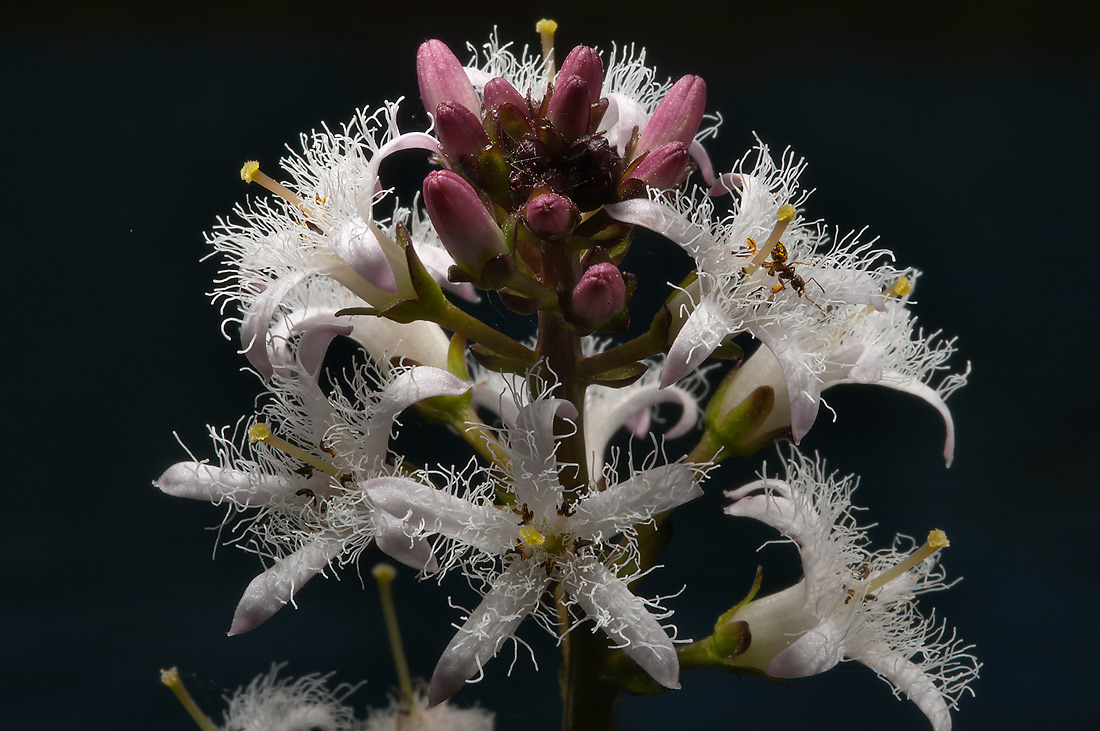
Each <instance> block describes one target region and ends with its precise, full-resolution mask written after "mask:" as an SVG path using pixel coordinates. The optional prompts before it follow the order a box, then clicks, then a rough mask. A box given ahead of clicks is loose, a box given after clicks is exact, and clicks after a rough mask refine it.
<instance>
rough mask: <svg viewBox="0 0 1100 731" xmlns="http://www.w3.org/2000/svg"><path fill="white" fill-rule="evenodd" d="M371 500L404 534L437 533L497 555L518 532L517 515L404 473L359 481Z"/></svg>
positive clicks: (513, 541)
mask: <svg viewBox="0 0 1100 731" xmlns="http://www.w3.org/2000/svg"><path fill="white" fill-rule="evenodd" d="M362 484H363V489H364V490H365V491H366V493H367V495H368V496H369V497H370V499H371V500H373V501H374V503H375V504H376V505H377V506H378V507H380V508H382V509H383V510H385V511H386V512H387V513H389V514H390V515H392V516H393V517H395V518H397V519H399V520H400V521H401V522H402V523H404V525H405V526H406V527H407V530H406V534H408V535H419V536H426V535H431V534H439V535H441V536H445V537H447V538H453V539H455V540H458V541H461V542H463V543H465V544H466V545H469V546H474V547H475V548H479V549H481V550H482V551H485V552H486V553H490V554H493V555H500V554H502V553H504V552H505V551H507V550H508V549H510V548H512V546H513V544H514V543H515V542H516V539H517V537H518V535H519V533H518V531H519V517H518V516H517V515H515V514H514V513H512V512H511V511H509V510H501V509H499V508H495V507H493V506H491V505H475V504H473V503H471V502H469V501H468V500H463V499H462V498H460V497H456V496H455V495H451V494H450V493H447V492H443V491H442V490H438V489H436V488H435V487H433V486H432V485H425V484H423V483H421V482H417V481H415V480H410V479H408V478H405V477H378V478H375V479H373V480H367V481H366V482H364V483H362Z"/></svg>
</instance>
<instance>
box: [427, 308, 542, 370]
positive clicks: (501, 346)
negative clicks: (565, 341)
mask: <svg viewBox="0 0 1100 731" xmlns="http://www.w3.org/2000/svg"><path fill="white" fill-rule="evenodd" d="M433 309H434V308H433ZM427 319H431V320H432V321H433V322H435V323H436V324H438V325H441V326H443V327H445V328H447V329H449V330H453V331H454V332H456V333H459V334H461V335H463V336H465V337H466V338H468V339H470V340H473V341H474V342H477V343H481V344H482V345H484V346H485V347H487V348H489V349H491V350H494V351H496V352H497V353H500V354H501V355H504V356H508V357H509V358H517V359H519V360H524V361H529V362H531V363H534V362H535V354H534V353H533V352H532V351H531V349H530V348H528V347H525V346H523V345H521V344H519V343H517V342H516V341H515V340H513V339H512V338H510V337H508V336H507V335H505V334H504V333H502V332H498V331H496V330H494V329H493V328H491V327H489V326H488V325H486V324H485V323H484V322H482V321H481V320H478V319H477V318H476V317H474V316H473V315H470V314H467V313H466V312H465V311H463V310H461V309H459V308H458V307H457V306H455V305H453V304H451V303H450V302H446V304H445V305H444V306H443V307H442V308H439V309H436V310H435V311H433V312H432V313H430V316H429V317H428V318H427Z"/></svg>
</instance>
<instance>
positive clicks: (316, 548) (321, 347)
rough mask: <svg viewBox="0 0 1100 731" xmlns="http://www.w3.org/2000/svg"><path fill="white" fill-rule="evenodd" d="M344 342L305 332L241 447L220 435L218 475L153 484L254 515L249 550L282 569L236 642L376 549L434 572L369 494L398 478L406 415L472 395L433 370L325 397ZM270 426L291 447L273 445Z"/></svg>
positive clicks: (174, 469) (261, 587) (370, 377)
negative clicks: (324, 372) (338, 568)
mask: <svg viewBox="0 0 1100 731" xmlns="http://www.w3.org/2000/svg"><path fill="white" fill-rule="evenodd" d="M337 334H339V332H338V331H337V330H335V329H333V328H329V327H321V328H318V329H314V330H311V331H307V332H305V333H303V334H302V335H301V338H300V340H299V341H298V342H297V351H295V352H294V353H293V355H292V356H291V355H290V354H289V353H288V352H283V351H278V355H277V356H276V360H275V366H276V367H275V368H274V369H273V374H272V377H271V379H270V381H269V383H268V388H269V393H270V395H271V400H270V401H269V402H268V403H267V404H266V405H265V406H264V407H263V409H262V410H261V412H260V415H259V416H258V417H257V418H256V419H255V420H254V421H253V423H252V425H251V426H250V428H249V429H248V434H249V441H248V442H247V443H246V444H245V445H244V446H243V447H238V446H237V444H236V442H235V440H234V439H233V438H232V437H230V436H226V434H225V430H222V431H218V430H213V429H212V430H211V435H212V437H213V439H214V443H215V446H216V448H217V452H218V457H219V464H218V466H213V465H210V464H207V463H206V462H205V461H203V462H200V461H188V462H180V463H177V464H175V465H172V466H171V467H169V468H168V469H167V470H166V471H165V472H164V474H163V475H161V477H160V478H159V479H157V480H156V481H155V483H154V484H155V485H156V486H157V487H159V488H160V489H161V490H162V491H163V492H165V493H167V494H169V495H173V496H177V497H187V498H192V499H198V500H210V501H212V502H214V503H216V504H220V503H223V502H225V503H228V504H229V505H231V506H233V507H234V508H235V509H236V511H249V514H248V517H246V518H245V519H244V524H245V526H246V528H247V531H248V532H249V533H250V534H251V539H250V542H247V543H246V542H243V541H242V542H241V543H240V545H242V547H244V548H246V549H247V550H250V551H254V552H256V553H258V554H260V555H261V556H264V557H267V558H270V559H273V560H274V562H273V564H272V565H271V566H270V567H269V568H267V569H266V570H265V571H264V572H263V573H261V574H260V575H258V576H257V577H256V578H255V579H253V580H252V582H251V583H250V584H249V585H248V588H247V589H245V592H244V596H243V597H242V599H241V601H240V603H239V604H238V606H237V610H236V612H235V614H234V616H233V623H232V626H231V628H230V630H229V634H231V635H233V634H240V633H242V632H247V631H249V630H251V629H253V628H254V627H256V626H258V625H259V624H261V623H263V622H264V621H266V620H267V619H268V618H270V617H271V616H272V615H273V614H275V612H277V611H278V610H279V609H281V608H282V607H283V606H284V605H285V604H287V603H288V602H291V601H292V600H293V598H294V594H295V593H296V592H297V591H298V590H299V589H300V588H301V587H302V585H304V584H305V583H306V582H307V581H309V580H310V579H311V578H313V577H314V576H316V575H317V574H318V573H320V572H321V571H323V570H324V568H325V567H326V566H328V565H329V564H330V563H332V562H334V561H338V562H339V563H340V564H347V563H349V562H353V561H355V560H356V559H357V558H358V556H359V554H360V552H361V551H362V550H363V549H364V548H365V547H366V546H367V544H368V543H369V542H371V541H372V540H373V541H375V542H377V544H378V546H379V548H381V549H382V550H384V551H386V552H387V553H389V554H390V555H391V556H393V557H394V558H395V559H397V560H399V561H401V562H403V563H405V564H407V565H409V566H412V567H414V568H416V569H425V568H426V567H429V568H431V567H434V560H433V558H432V556H431V553H430V550H429V548H428V546H427V544H426V543H424V542H423V541H418V540H410V539H409V538H408V537H407V536H405V535H404V534H403V532H402V529H401V526H400V525H399V524H398V522H397V521H396V520H395V519H394V518H393V517H392V516H390V515H389V514H388V513H386V512H385V511H382V510H378V509H376V508H375V507H374V505H373V504H372V503H371V500H370V499H369V498H368V497H367V495H366V493H365V492H364V490H363V489H362V486H363V484H364V481H366V480H369V479H372V478H375V477H379V476H383V475H391V474H394V472H395V471H396V470H398V469H399V466H400V464H399V460H398V459H397V458H396V457H395V455H393V454H391V452H390V450H389V440H390V436H391V431H392V430H393V428H394V424H395V422H396V419H397V416H398V415H399V414H400V413H401V412H402V411H404V410H405V409H406V408H408V407H409V406H411V405H412V404H414V403H416V402H418V401H421V400H423V399H426V398H431V397H434V396H457V395H461V394H463V393H465V392H466V391H467V390H468V389H469V387H470V384H469V383H468V382H466V381H463V380H461V379H459V378H457V377H456V376H454V375H452V374H450V373H448V372H446V371H443V370H441V369H439V368H433V367H430V366H418V367H398V368H393V369H390V370H389V371H387V372H385V373H384V374H382V373H377V372H374V371H372V370H371V369H370V368H368V367H362V368H360V369H359V370H358V371H357V372H356V375H355V377H354V378H353V379H352V382H351V384H350V387H349V392H350V393H351V394H354V400H353V399H352V398H351V397H348V396H345V395H342V394H340V393H339V392H336V393H334V394H333V395H332V396H331V397H330V396H326V395H325V394H324V393H323V391H322V390H321V388H320V386H319V385H318V383H317V377H318V375H319V373H320V368H321V362H322V360H323V356H324V352H325V350H326V349H327V347H328V344H329V341H330V340H331V339H332V338H333V337H335V336H336V335H337ZM280 356H281V357H280ZM281 358H285V359H281ZM269 423H274V424H277V425H278V429H279V431H280V434H281V435H282V436H275V435H274V434H272V433H271V430H270V428H269V426H268V424H269ZM254 442H264V443H265V444H264V445H263V446H260V445H258V444H255V443H254ZM253 509H255V510H257V511H258V512H255V513H252V512H251V510H253ZM237 541H240V539H237Z"/></svg>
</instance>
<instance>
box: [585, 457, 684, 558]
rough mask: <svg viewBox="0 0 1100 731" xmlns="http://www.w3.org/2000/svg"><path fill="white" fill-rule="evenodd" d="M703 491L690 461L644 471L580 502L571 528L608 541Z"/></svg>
mask: <svg viewBox="0 0 1100 731" xmlns="http://www.w3.org/2000/svg"><path fill="white" fill-rule="evenodd" d="M702 494H703V490H702V488H700V487H699V481H698V480H697V479H696V477H695V471H694V470H693V469H691V467H689V466H687V465H686V464H669V465H663V466H661V467H656V468H654V469H650V470H644V471H642V472H639V473H637V474H636V475H634V476H633V477H631V478H630V479H628V480H625V481H623V482H620V483H618V484H615V485H611V486H610V487H608V488H607V489H606V490H604V491H603V492H597V493H592V494H590V495H588V496H587V497H585V498H583V499H582V500H580V501H579V502H578V503H577V509H576V511H575V512H574V513H573V516H572V518H571V528H573V529H574V530H575V531H576V534H577V535H578V536H581V537H584V538H596V539H597V540H598V541H604V540H607V539H609V538H611V536H613V535H614V534H616V533H620V532H622V531H623V530H626V529H628V528H630V527H632V526H635V525H638V524H640V523H645V522H647V521H649V520H650V519H651V518H652V517H653V516H654V515H656V514H657V513H663V512H664V511H666V510H671V509H672V508H675V507H676V506H678V505H682V504H684V503H686V502H688V501H689V500H694V499H695V498H697V497H699V496H701V495H702Z"/></svg>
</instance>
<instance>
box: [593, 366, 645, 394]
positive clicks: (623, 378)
mask: <svg viewBox="0 0 1100 731" xmlns="http://www.w3.org/2000/svg"><path fill="white" fill-rule="evenodd" d="M648 370H649V368H648V367H647V366H646V364H645V363H640V362H637V361H635V362H634V363H627V364H626V365H621V366H617V367H615V368H611V369H608V370H606V371H603V372H602V373H596V374H594V375H592V376H588V377H587V378H586V380H587V381H588V382H589V383H590V384H592V385H596V386H606V387H607V388H623V387H625V386H629V385H630V384H632V383H634V382H635V381H637V380H638V379H639V378H641V377H642V376H644V375H645V374H646V371H648Z"/></svg>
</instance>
